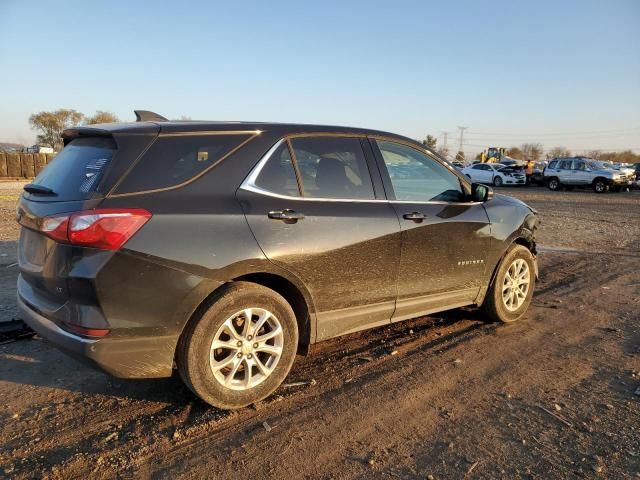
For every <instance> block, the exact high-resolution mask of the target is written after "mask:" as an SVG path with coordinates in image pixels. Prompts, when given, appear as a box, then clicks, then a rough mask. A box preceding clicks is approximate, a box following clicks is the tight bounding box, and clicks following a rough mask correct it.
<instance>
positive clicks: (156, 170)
mask: <svg viewBox="0 0 640 480" xmlns="http://www.w3.org/2000/svg"><path fill="white" fill-rule="evenodd" d="M247 138H249V137H248V135H202V136H194V135H186V136H167V137H159V138H158V139H157V140H156V141H155V143H154V144H153V145H152V146H151V148H149V150H147V152H146V153H145V154H144V157H142V159H140V161H139V162H138V164H137V165H136V166H135V167H134V169H133V171H132V172H131V173H129V175H128V176H127V177H126V178H125V179H124V181H123V182H122V184H121V185H120V186H119V187H118V190H117V193H124V192H139V191H144V190H154V189H156V188H166V187H173V186H176V185H179V184H181V183H183V182H186V181H188V180H191V179H192V178H194V177H195V176H196V175H198V174H201V173H203V172H204V171H205V170H207V169H208V168H210V167H211V166H213V165H214V164H215V163H216V162H217V161H218V160H220V159H221V158H222V157H224V156H225V155H226V154H227V153H229V152H230V151H231V150H233V149H234V148H236V147H237V146H238V145H240V144H241V143H242V142H243V141H245V140H246V139H247Z"/></svg>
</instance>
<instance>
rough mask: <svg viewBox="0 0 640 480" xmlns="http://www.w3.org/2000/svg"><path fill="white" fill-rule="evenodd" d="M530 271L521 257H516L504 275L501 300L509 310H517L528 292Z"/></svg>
mask: <svg viewBox="0 0 640 480" xmlns="http://www.w3.org/2000/svg"><path fill="white" fill-rule="evenodd" d="M530 282H531V271H530V270H529V265H528V264H527V262H526V261H525V260H523V259H522V258H516V259H515V260H514V261H513V262H512V263H511V265H509V268H508V269H507V272H506V273H505V275H504V280H503V282H502V302H503V303H504V306H505V307H506V308H507V310H509V311H510V312H514V311H516V310H518V309H519V308H520V307H521V306H522V304H523V303H524V301H525V299H526V298H527V293H528V292H529V284H530Z"/></svg>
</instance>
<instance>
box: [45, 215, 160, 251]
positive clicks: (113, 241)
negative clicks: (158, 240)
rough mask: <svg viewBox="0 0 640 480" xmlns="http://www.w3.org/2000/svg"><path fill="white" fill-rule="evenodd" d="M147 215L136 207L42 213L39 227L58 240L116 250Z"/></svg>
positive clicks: (143, 221)
mask: <svg viewBox="0 0 640 480" xmlns="http://www.w3.org/2000/svg"><path fill="white" fill-rule="evenodd" d="M150 218H151V213H149V212H148V211H146V210H142V209H139V208H133V209H123V208H109V209H97V210H85V211H82V212H76V213H71V214H68V215H55V216H51V217H45V218H44V219H43V220H42V223H41V225H40V231H41V232H42V233H44V234H45V235H47V236H48V237H50V238H53V239H54V240H56V241H58V242H63V243H70V244H72V245H80V246H83V247H92V248H99V249H102V250H118V249H119V248H120V247H122V245H124V244H125V243H126V242H127V240H129V239H130V238H131V237H132V236H133V235H134V234H135V233H136V232H137V231H138V230H140V228H141V227H142V226H143V225H144V224H145V223H147V221H148V220H149V219H150Z"/></svg>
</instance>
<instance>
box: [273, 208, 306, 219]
mask: <svg viewBox="0 0 640 480" xmlns="http://www.w3.org/2000/svg"><path fill="white" fill-rule="evenodd" d="M268 216H269V218H271V219H273V220H282V221H283V222H285V223H296V222H297V221H298V220H302V219H303V218H304V213H300V212H295V211H293V210H290V209H288V208H285V209H284V210H273V211H271V212H269V214H268Z"/></svg>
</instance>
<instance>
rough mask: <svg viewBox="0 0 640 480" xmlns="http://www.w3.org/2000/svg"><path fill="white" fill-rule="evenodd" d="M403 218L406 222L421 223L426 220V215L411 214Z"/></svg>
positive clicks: (419, 213)
mask: <svg viewBox="0 0 640 480" xmlns="http://www.w3.org/2000/svg"><path fill="white" fill-rule="evenodd" d="M402 218H404V219H406V220H413V221H414V222H421V221H422V220H424V219H425V218H426V215H425V214H424V213H421V212H411V213H405V214H404V215H402Z"/></svg>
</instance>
